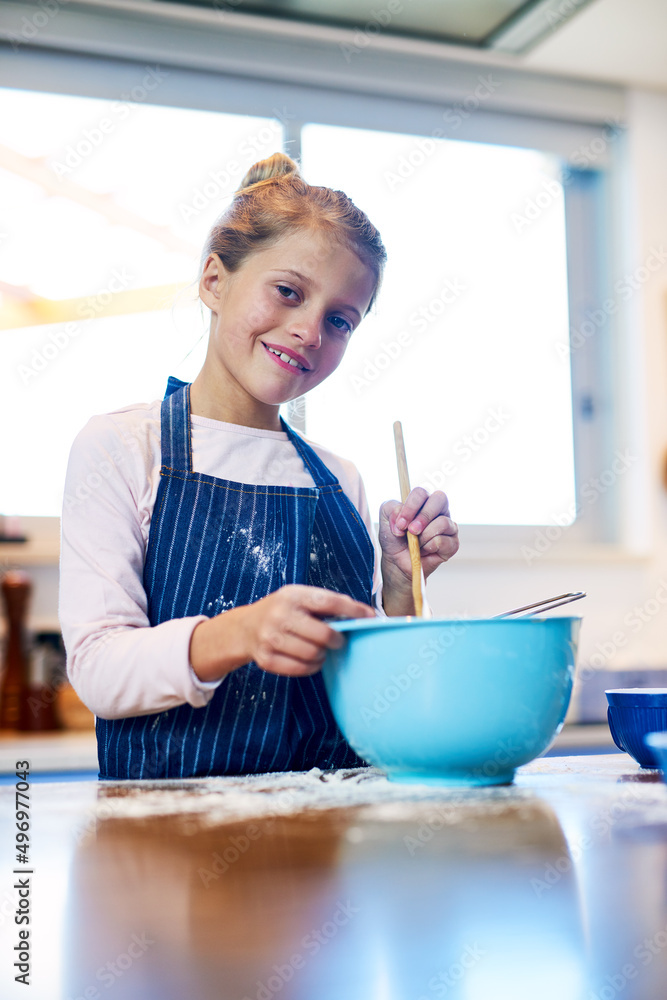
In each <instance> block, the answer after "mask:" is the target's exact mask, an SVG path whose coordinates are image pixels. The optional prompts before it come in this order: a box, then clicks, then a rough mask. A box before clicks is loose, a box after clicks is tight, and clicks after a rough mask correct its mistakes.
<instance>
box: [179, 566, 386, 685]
mask: <svg viewBox="0 0 667 1000" xmlns="http://www.w3.org/2000/svg"><path fill="white" fill-rule="evenodd" d="M330 615H336V616H337V617H341V618H374V617H375V612H374V611H373V609H372V608H371V607H369V606H368V605H367V604H362V603H361V602H359V601H355V600H353V598H351V597H348V595H347V594H338V593H336V591H333V590H324V589H323V588H322V587H306V586H302V585H300V584H288V585H287V586H285V587H281V588H280V590H276V591H274V593H273V594H269V595H268V597H264V598H262V599H261V600H260V601H256V602H255V603H254V604H246V605H243V606H241V607H238V608H232V609H231V610H230V611H225V612H223V613H222V614H220V615H217V616H216V617H215V618H211V619H209V620H208V621H206V622H200V624H199V625H197V626H196V627H195V629H194V631H193V633H192V641H191V643H190V662H191V664H192V667H193V669H194V671H195V673H196V674H197V676H198V677H199V678H200V679H201V680H203V681H211V680H217V679H219V678H220V677H224V675H225V674H227V673H229V672H230V671H231V670H234V669H235V668H236V667H240V666H241V665H242V664H244V663H248V662H249V661H250V660H254V661H255V663H257V665H258V666H260V667H262V668H263V669H264V670H268V671H269V672H270V673H272V674H286V675H288V676H293V677H303V676H306V675H308V674H314V673H317V671H318V670H319V669H320V667H321V666H322V663H323V662H324V657H325V655H326V651H327V649H338V648H340V646H342V644H343V641H344V639H343V636H342V635H341V634H340V632H336V631H335V630H334V629H332V628H330V627H329V626H328V625H327V624H326V622H324V621H322V618H324V617H326V616H330Z"/></svg>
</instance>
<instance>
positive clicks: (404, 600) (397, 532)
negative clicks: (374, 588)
mask: <svg viewBox="0 0 667 1000" xmlns="http://www.w3.org/2000/svg"><path fill="white" fill-rule="evenodd" d="M408 531H409V532H410V534H414V535H418V536H419V549H420V552H421V558H422V568H423V570H424V578H427V577H429V576H430V575H431V573H432V572H433V571H434V570H435V569H437V568H438V566H439V565H440V564H441V563H443V562H447V560H448V559H451V557H452V556H453V555H454V554H455V553H456V552H457V551H458V547H459V539H458V533H459V529H458V525H457V524H456V523H455V522H454V521H452V519H451V517H450V516H449V501H448V500H447V497H446V496H445V494H444V493H443V492H442V491H441V490H436V491H435V493H431V494H430V495H429V494H428V493H427V492H426V490H424V489H422V488H421V487H417V488H415V489H414V490H411V491H410V494H409V496H408V498H407V500H406V501H405V503H404V504H403V503H401V502H400V501H399V500H387V502H386V503H383V504H382V506H381V507H380V531H379V538H380V546H381V547H382V579H383V591H384V598H383V600H384V608H385V611H386V612H387V614H394V615H402V614H411V613H413V611H414V607H413V605H412V564H411V562H410V551H409V548H408V539H407V534H408ZM390 608H391V610H390ZM406 608H408V610H405V609H406Z"/></svg>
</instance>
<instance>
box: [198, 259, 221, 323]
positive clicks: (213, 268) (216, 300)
mask: <svg viewBox="0 0 667 1000" xmlns="http://www.w3.org/2000/svg"><path fill="white" fill-rule="evenodd" d="M227 277H228V271H227V269H226V267H225V265H224V264H223V263H222V261H221V260H220V258H219V257H218V255H217V253H212V254H209V255H208V257H207V258H206V263H205V264H204V270H203V271H202V276H201V278H200V279H199V298H200V299H201V300H202V302H203V303H204V305H207V306H208V307H209V309H210V310H211V311H212V312H214V313H217V312H218V311H219V309H220V301H221V298H222V291H223V287H224V283H225V281H226V279H227Z"/></svg>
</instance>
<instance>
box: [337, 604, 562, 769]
mask: <svg viewBox="0 0 667 1000" xmlns="http://www.w3.org/2000/svg"><path fill="white" fill-rule="evenodd" d="M580 624H581V618H579V617H562V618H537V617H535V618H523V619H511V618H496V619H479V618H477V619H470V620H460V619H457V620H452V619H427V618H412V617H410V618H375V619H368V618H362V619H354V620H349V621H339V622H332V623H331V627H332V628H335V629H337V630H338V631H340V632H342V633H343V634H344V635H345V637H346V642H345V645H344V646H343V647H342V648H341V649H337V650H329V652H328V653H327V657H326V660H325V663H324V666H323V677H324V683H325V686H326V689H327V693H328V696H329V701H330V703H331V708H332V711H333V713H334V716H335V718H336V721H337V723H338V725H339V727H340V729H341V731H342V732H343V734H344V736H345V738H346V739H347V741H348V742H349V743H350V745H351V746H352V747H353V748H354V749H355V750H356V751H357V753H358V754H359V755H360V756H361V757H363V758H364V759H365V760H367V761H369V762H370V763H372V764H374V765H375V766H376V767H379V768H381V769H382V770H383V771H385V772H386V774H387V776H388V777H389V778H390V779H391V780H393V781H404V782H418V783H427V784H438V785H499V784H508V783H509V782H511V781H512V779H513V777H514V770H515V768H517V767H519V765H521V764H526V763H527V762H528V761H530V760H533V758H535V757H538V756H539V755H540V754H541V753H543V752H544V751H545V750H546V749H547V748H548V747H549V746H550V745H551V743H552V742H553V740H554V739H555V737H556V736H557V734H558V733H559V732H560V729H561V727H562V725H563V720H564V719H565V713H566V711H567V706H568V703H569V700H570V694H571V691H572V680H573V676H574V667H575V656H576V648H577V641H578V636H579V628H580Z"/></svg>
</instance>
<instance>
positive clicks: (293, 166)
mask: <svg viewBox="0 0 667 1000" xmlns="http://www.w3.org/2000/svg"><path fill="white" fill-rule="evenodd" d="M288 174H294V175H295V176H297V177H300V176H301V172H300V170H299V164H298V163H296V161H295V160H293V159H292V158H291V157H290V156H288V155H287V154H286V153H273V154H272V155H271V156H267V158H266V159H265V160H258V161H257V163H253V165H252V166H251V167H250V169H249V170H248V172H247V173H246V174H245V176H244V178H243V180H242V181H241V183H240V184H239V186H238V187H237V189H236V191H235V192H234V197H237V196H238V195H240V194H246V192H247V190H248V189H250V188H254V187H256V186H258V185H260V184H268V183H269V182H270V181H272V180H275V179H276V178H278V177H283V176H286V175H288Z"/></svg>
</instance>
